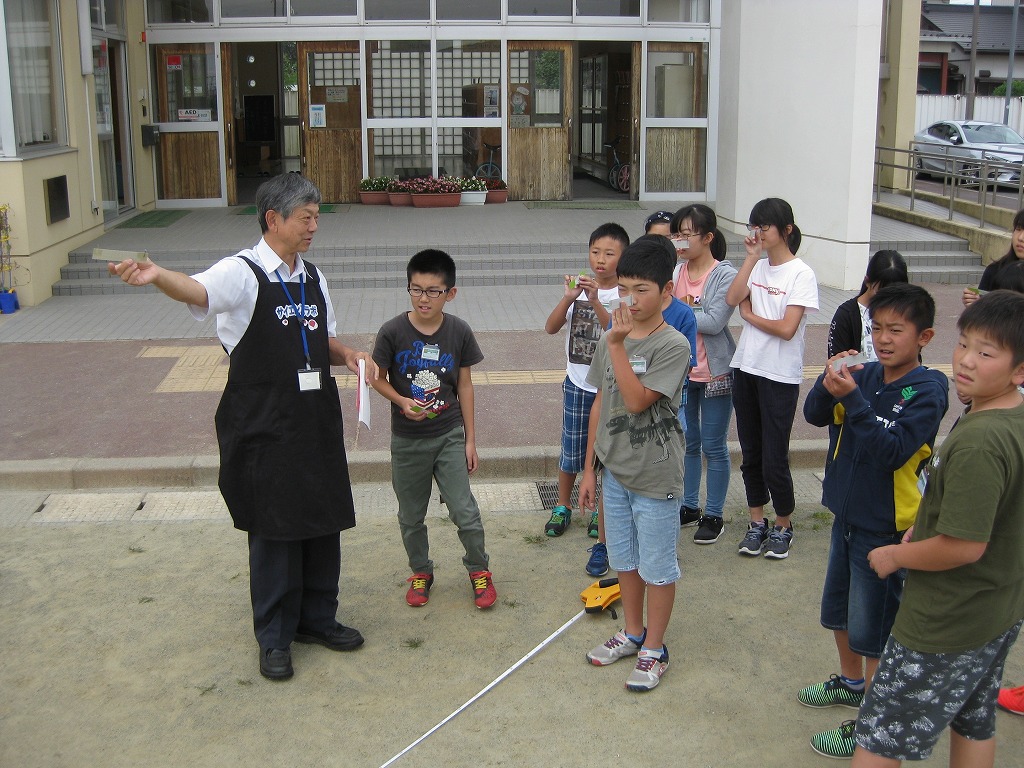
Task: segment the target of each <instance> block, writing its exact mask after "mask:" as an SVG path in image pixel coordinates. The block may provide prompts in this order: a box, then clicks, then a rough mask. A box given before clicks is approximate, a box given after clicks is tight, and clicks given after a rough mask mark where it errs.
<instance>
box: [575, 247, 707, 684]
mask: <svg viewBox="0 0 1024 768" xmlns="http://www.w3.org/2000/svg"><path fill="white" fill-rule="evenodd" d="M674 265H675V250H674V249H673V248H672V246H671V244H670V243H669V241H668V240H667V239H666V238H664V237H656V238H650V239H648V238H642V239H641V240H638V241H637V242H635V243H633V244H632V245H630V246H629V247H628V248H627V249H626V251H625V252H624V253H623V254H622V257H621V258H620V259H619V264H618V267H617V270H616V271H617V273H618V287H619V295H620V296H621V297H623V299H624V300H625V297H627V296H628V297H629V299H630V300H631V301H632V303H631V304H629V305H627V304H623V305H622V306H620V307H618V308H617V309H615V310H614V311H613V312H612V327H611V328H609V329H608V330H607V331H605V333H604V335H603V336H602V337H601V341H600V342H599V343H598V347H597V351H596V353H595V354H594V361H593V362H592V363H591V365H590V372H589V373H588V374H587V380H588V381H589V382H590V383H591V384H593V385H594V386H596V387H597V396H596V398H595V400H594V405H593V408H592V409H591V411H590V428H589V430H588V432H589V434H588V436H587V459H586V462H585V463H584V469H583V480H582V481H581V482H580V491H579V498H580V505H581V506H583V507H587V508H590V509H593V508H594V506H595V502H596V485H597V475H596V468H595V459H596V461H597V462H599V463H600V466H601V477H602V497H603V503H604V518H603V522H602V529H603V532H604V534H605V538H606V540H607V546H608V556H609V557H608V559H609V561H610V564H611V566H612V568H614V569H615V570H616V571H617V572H618V574H619V588H620V589H621V591H622V607H623V612H624V613H625V627H624V628H623V629H622V630H620V631H619V632H617V633H616V634H615V636H614V637H612V638H611V639H610V640H608V641H607V642H605V643H604V644H603V645H599V646H597V647H596V648H594V649H593V650H591V651H590V652H589V653H588V654H587V660H588V661H590V663H591V664H595V665H597V666H602V667H603V666H607V665H609V664H612V663H614V662H616V661H618V660H619V659H621V658H624V657H626V656H633V655H636V656H637V657H638V658H637V663H636V667H635V668H634V669H633V671H632V673H630V675H629V677H628V678H627V680H626V688H627V689H628V690H630V691H649V690H651V689H652V688H654V687H655V686H656V685H658V682H659V680H660V678H661V676H662V675H663V674H664V672H665V670H666V669H668V649H667V648H666V646H665V642H664V637H665V630H666V629H667V628H668V622H669V619H670V618H671V616H672V602H673V600H674V598H675V586H676V585H675V583H676V581H677V580H678V579H679V562H678V556H677V552H676V539H677V538H678V537H679V499H680V497H681V496H682V492H683V453H684V445H683V434H682V427H681V426H680V424H679V399H680V397H681V396H682V390H683V381H684V380H685V379H686V374H687V373H688V372H689V370H690V344H689V342H688V341H687V340H686V337H685V336H683V335H682V334H681V333H679V331H677V330H676V329H675V328H672V327H671V326H669V325H668V324H667V323H666V322H665V319H664V317H663V316H662V306H664V303H665V299H666V297H668V296H671V295H672V268H673V266H674ZM645 603H646V608H647V622H646V626H645V622H644V607H645Z"/></svg>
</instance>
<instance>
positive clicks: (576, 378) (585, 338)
mask: <svg viewBox="0 0 1024 768" xmlns="http://www.w3.org/2000/svg"><path fill="white" fill-rule="evenodd" d="M618 295H619V287H618V286H617V285H615V286H612V287H611V288H598V289H597V300H598V301H600V302H601V304H602V305H603V306H604V308H605V310H607V309H608V302H610V301H611V300H612V299H614V298H617V297H618ZM580 303H582V305H583V306H582V307H580V306H577V305H578V304H580ZM578 312H579V314H577V313H578ZM574 315H576V317H574ZM583 316H585V318H586V319H582V321H581V318H582V317H583ZM565 321H566V323H565V329H566V333H565V359H566V363H565V373H566V375H567V376H568V377H569V381H571V382H572V383H573V384H575V385H576V386H577V387H579V388H580V389H582V390H584V391H586V392H591V393H593V392H597V389H595V388H594V386H593V385H592V384H590V383H589V382H587V373H588V372H589V371H590V361H591V360H593V359H594V351H595V350H596V349H597V342H598V340H599V339H600V338H601V335H602V334H603V333H604V329H603V328H601V326H600V324H598V322H597V318H596V316H595V315H594V313H593V310H591V309H590V302H589V301H587V294H585V293H581V294H580V296H579V298H578V299H576V301H574V302H573V303H572V304H570V305H569V309H568V310H566V312H565Z"/></svg>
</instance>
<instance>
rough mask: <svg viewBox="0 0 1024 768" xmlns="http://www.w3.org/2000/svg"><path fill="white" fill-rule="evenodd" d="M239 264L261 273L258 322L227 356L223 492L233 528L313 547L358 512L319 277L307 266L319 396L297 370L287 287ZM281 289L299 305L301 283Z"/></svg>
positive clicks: (301, 362)
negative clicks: (303, 387)
mask: <svg viewBox="0 0 1024 768" xmlns="http://www.w3.org/2000/svg"><path fill="white" fill-rule="evenodd" d="M240 258H241V259H242V260H243V261H245V263H246V264H248V265H249V267H250V268H251V269H252V271H253V273H254V274H255V275H256V279H257V280H258V281H259V293H258V294H257V297H256V308H255V310H254V311H253V315H252V321H251V322H250V323H249V327H248V328H247V329H246V331H245V333H244V334H243V336H242V338H241V340H240V341H239V342H238V346H236V347H235V348H234V350H232V352H231V356H230V365H229V368H228V383H227V386H226V387H225V388H224V394H223V395H222V396H221V400H220V405H219V406H218V407H217V414H216V416H215V423H216V425H217V442H218V443H219V444H220V483H219V484H220V491H221V494H222V495H223V496H224V501H225V502H226V503H227V506H228V511H230V512H231V518H232V520H234V523H235V527H236V528H238V529H240V530H243V531H248V532H250V533H253V534H255V535H257V536H262V537H264V538H267V539H277V540H283V541H293V540H298V539H311V538H314V537H317V536H324V535H326V534H329V533H337V532H338V531H342V530H345V529H347V528H351V527H353V526H354V525H355V509H354V506H353V504H352V488H351V485H350V482H349V476H348V461H347V459H346V457H345V442H344V434H343V427H342V419H341V401H340V400H339V397H338V386H337V384H336V383H335V381H334V378H333V377H332V376H331V367H330V361H329V352H328V336H327V303H326V301H325V300H324V296H323V293H322V292H321V291H320V280H319V275H318V274H317V271H316V269H315V268H314V267H313V265H312V264H310V263H309V262H306V289H305V290H306V306H307V307H311V308H315V313H314V311H313V310H312V309H310V310H309V311H307V313H306V315H307V323H308V325H307V327H306V339H307V341H308V344H309V355H310V358H311V360H312V365H313V367H314V368H319V369H320V371H321V374H320V376H321V388H320V389H319V390H316V391H307V392H300V391H299V384H298V377H297V372H298V370H299V369H300V368H305V366H306V359H305V355H304V353H303V349H302V336H301V334H300V332H299V323H300V322H301V320H300V319H299V318H296V317H294V316H292V317H288V315H287V314H285V313H284V310H285V309H288V308H290V304H289V302H288V300H287V299H286V298H285V294H284V290H282V285H281V284H280V283H279V282H278V281H277V280H276V279H273V280H272V279H271V278H270V277H268V276H267V274H266V272H264V271H263V269H261V268H260V267H259V266H257V265H256V264H254V263H253V262H251V261H249V259H247V258H245V257H244V256H242V257H240ZM284 287H286V288H287V290H288V291H289V293H290V295H291V297H292V302H294V304H295V305H296V306H299V304H300V286H299V284H298V283H285V284H284ZM288 314H291V313H288ZM282 315H283V317H282ZM285 320H286V321H287V323H285V322H284V321H285ZM310 326H312V327H310Z"/></svg>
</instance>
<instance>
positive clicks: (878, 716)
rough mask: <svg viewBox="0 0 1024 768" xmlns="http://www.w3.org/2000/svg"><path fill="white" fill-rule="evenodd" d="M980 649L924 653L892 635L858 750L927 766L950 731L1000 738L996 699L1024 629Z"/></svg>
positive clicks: (863, 716) (863, 710) (864, 708)
mask: <svg viewBox="0 0 1024 768" xmlns="http://www.w3.org/2000/svg"><path fill="white" fill-rule="evenodd" d="M1022 623H1024V622H1017V624H1015V625H1014V626H1013V627H1011V628H1010V629H1008V630H1007V631H1006V632H1004V633H1003V634H1001V635H1000V636H999V637H997V638H996V639H995V640H992V641H991V642H988V643H986V644H985V645H983V646H982V647H980V648H974V649H972V650H969V651H964V652H962V653H921V652H919V651H912V650H911V649H909V648H906V647H905V646H903V645H901V644H900V643H898V642H897V641H896V640H895V639H894V638H893V637H892V636H891V635H890V636H889V641H888V642H887V643H886V644H885V650H884V651H883V652H882V660H881V662H880V663H879V665H878V671H877V672H875V676H874V677H873V678H872V680H871V688H870V689H869V690H868V693H867V695H865V697H864V702H863V703H862V704H861V706H860V714H859V715H858V717H857V730H856V739H857V745H858V746H860V747H862V748H863V749H866V750H867V751H868V752H871V753H872V754H874V755H879V756H880V757H887V758H890V759H893V760H926V759H927V758H928V757H929V756H930V755H931V752H932V749H933V748H934V747H935V742H937V741H938V740H939V736H941V735H942V732H943V731H944V730H945V729H946V726H949V727H950V728H951V729H952V730H953V731H954V732H955V733H957V734H959V735H960V736H963V737H964V738H966V739H971V740H972V741H984V740H985V739H991V738H992V737H993V736H994V735H995V732H996V714H995V711H996V697H997V696H998V695H999V684H1000V682H1001V680H1002V677H1003V665H1004V663H1005V661H1006V654H1007V652H1008V651H1009V650H1010V647H1011V646H1012V645H1013V641H1014V640H1016V639H1017V633H1018V632H1020V628H1021V624H1022Z"/></svg>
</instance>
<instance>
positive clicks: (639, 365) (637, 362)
mask: <svg viewBox="0 0 1024 768" xmlns="http://www.w3.org/2000/svg"><path fill="white" fill-rule="evenodd" d="M629 367H630V368H632V369H633V373H635V374H636V375H637V376H640V375H641V374H644V373H647V358H644V357H641V356H640V355H633V357H631V358H629Z"/></svg>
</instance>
